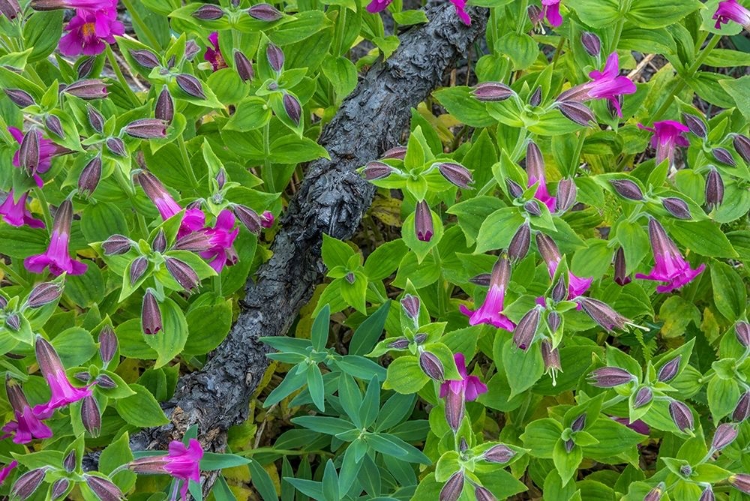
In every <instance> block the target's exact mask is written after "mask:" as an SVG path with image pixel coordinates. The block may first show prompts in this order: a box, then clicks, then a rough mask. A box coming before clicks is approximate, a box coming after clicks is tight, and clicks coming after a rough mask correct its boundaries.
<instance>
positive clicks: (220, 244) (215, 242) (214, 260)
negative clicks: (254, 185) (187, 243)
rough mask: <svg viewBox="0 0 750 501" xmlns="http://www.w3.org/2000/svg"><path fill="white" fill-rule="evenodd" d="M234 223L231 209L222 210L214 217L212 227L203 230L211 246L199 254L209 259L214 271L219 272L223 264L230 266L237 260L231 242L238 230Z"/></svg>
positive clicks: (232, 242)
mask: <svg viewBox="0 0 750 501" xmlns="http://www.w3.org/2000/svg"><path fill="white" fill-rule="evenodd" d="M234 223H235V219H234V214H232V211H230V210H223V211H221V213H220V214H219V217H218V218H216V224H215V225H214V227H213V228H207V229H205V230H203V231H204V232H205V233H206V235H208V239H209V242H210V244H211V248H210V249H208V250H207V251H205V252H201V254H200V255H201V257H202V258H204V259H209V260H210V262H209V263H208V264H209V265H210V266H211V268H213V269H214V270H216V273H221V270H223V269H224V266H226V265H229V266H231V265H233V264H234V263H236V262H237V253H236V252H235V251H234V248H233V247H232V244H234V239H235V238H237V234H238V233H239V232H240V230H239V228H235V227H234Z"/></svg>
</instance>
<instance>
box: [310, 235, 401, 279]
mask: <svg viewBox="0 0 750 501" xmlns="http://www.w3.org/2000/svg"><path fill="white" fill-rule="evenodd" d="M323 245H325V242H324V244H323ZM407 251H408V249H407V247H406V244H404V241H403V240H401V239H398V240H391V241H390V242H386V243H384V244H382V245H379V246H378V247H377V248H376V249H375V250H374V251H373V252H372V254H370V255H369V256H368V257H367V261H366V262H365V275H367V278H369V279H370V281H375V280H383V279H384V278H387V277H388V276H390V275H391V274H392V273H393V272H394V271H396V269H398V265H399V263H400V262H401V259H403V257H404V255H406V253H407Z"/></svg>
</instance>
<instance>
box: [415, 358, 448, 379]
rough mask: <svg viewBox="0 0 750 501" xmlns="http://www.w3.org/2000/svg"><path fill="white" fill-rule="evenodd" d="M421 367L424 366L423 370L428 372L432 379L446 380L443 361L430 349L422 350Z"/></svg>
mask: <svg viewBox="0 0 750 501" xmlns="http://www.w3.org/2000/svg"><path fill="white" fill-rule="evenodd" d="M419 367H421V368H422V372H424V373H425V374H427V376H429V377H430V378H431V379H434V380H435V381H440V382H443V381H444V380H445V371H444V370H443V363H442V362H441V361H440V359H439V358H438V357H436V356H435V355H434V354H432V353H430V352H429V351H422V352H420V354H419Z"/></svg>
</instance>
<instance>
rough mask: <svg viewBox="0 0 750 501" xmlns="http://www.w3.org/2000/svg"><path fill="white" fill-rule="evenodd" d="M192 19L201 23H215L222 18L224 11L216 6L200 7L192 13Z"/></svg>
mask: <svg viewBox="0 0 750 501" xmlns="http://www.w3.org/2000/svg"><path fill="white" fill-rule="evenodd" d="M193 17H194V18H196V19H200V20H201V21H216V20H217V19H221V18H222V17H224V10H223V9H222V8H221V7H219V6H218V5H211V4H207V5H202V6H201V7H200V8H198V9H197V10H196V11H195V12H193Z"/></svg>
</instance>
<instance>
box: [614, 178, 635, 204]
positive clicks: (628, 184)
mask: <svg viewBox="0 0 750 501" xmlns="http://www.w3.org/2000/svg"><path fill="white" fill-rule="evenodd" d="M609 184H611V185H612V188H614V189H615V191H616V192H617V194H618V195H620V196H621V197H622V198H626V199H628V200H635V201H637V202H640V201H642V200H643V192H642V191H641V189H640V187H638V185H637V184H635V183H634V182H633V181H631V180H629V179H610V181H609Z"/></svg>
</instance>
